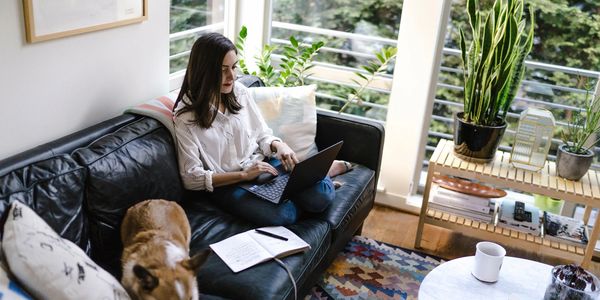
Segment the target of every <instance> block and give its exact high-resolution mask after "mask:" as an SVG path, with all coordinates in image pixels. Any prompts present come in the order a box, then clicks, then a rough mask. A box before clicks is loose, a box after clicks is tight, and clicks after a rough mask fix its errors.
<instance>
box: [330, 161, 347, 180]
mask: <svg viewBox="0 0 600 300" xmlns="http://www.w3.org/2000/svg"><path fill="white" fill-rule="evenodd" d="M349 170H350V163H348V162H345V161H343V160H334V161H333V163H332V164H331V167H329V172H328V173H327V175H329V177H334V176H337V175H340V174H343V173H346V172H348V171H349Z"/></svg>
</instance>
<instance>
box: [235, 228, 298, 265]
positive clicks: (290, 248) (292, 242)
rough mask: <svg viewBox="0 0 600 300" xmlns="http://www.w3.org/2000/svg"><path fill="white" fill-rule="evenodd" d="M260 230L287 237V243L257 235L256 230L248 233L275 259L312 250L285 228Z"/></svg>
mask: <svg viewBox="0 0 600 300" xmlns="http://www.w3.org/2000/svg"><path fill="white" fill-rule="evenodd" d="M259 229H260V230H263V231H267V232H270V233H273V234H276V235H279V236H282V237H286V238H287V239H288V240H287V241H284V240H280V239H276V238H272V237H269V236H266V235H263V234H260V233H257V232H256V231H254V230H250V231H246V232H247V233H249V235H250V236H251V237H252V238H253V239H254V240H256V241H257V242H258V243H259V244H260V245H261V246H262V247H263V248H265V249H266V251H268V252H269V253H270V254H271V255H272V256H273V257H280V256H281V255H286V254H291V253H295V252H301V251H304V250H306V249H310V245H309V244H307V243H306V242H305V241H304V240H303V239H301V238H300V237H299V236H297V235H296V234H295V233H293V232H292V231H290V230H289V229H287V228H285V227H283V226H271V227H261V228H259Z"/></svg>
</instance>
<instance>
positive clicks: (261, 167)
mask: <svg viewBox="0 0 600 300" xmlns="http://www.w3.org/2000/svg"><path fill="white" fill-rule="evenodd" d="M245 172H246V174H245V176H244V180H246V181H250V180H254V179H255V178H256V177H258V175H260V174H262V173H265V172H267V173H271V174H273V176H277V174H278V173H277V169H275V168H274V167H273V166H271V165H270V164H268V163H266V162H264V161H259V162H257V163H256V164H254V166H252V167H250V168H248V169H246V171H245Z"/></svg>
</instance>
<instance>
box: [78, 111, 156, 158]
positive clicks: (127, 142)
mask: <svg viewBox="0 0 600 300" xmlns="http://www.w3.org/2000/svg"><path fill="white" fill-rule="evenodd" d="M136 123H137V122H136ZM132 124H135V123H132ZM162 128H164V127H156V128H154V129H152V130H150V131H148V132H145V133H144V134H141V135H136V136H135V137H134V138H132V139H131V140H128V141H126V142H125V143H123V144H121V145H119V147H117V148H114V149H112V150H110V151H109V152H108V153H105V154H103V155H101V156H100V157H98V158H96V159H94V160H93V161H90V162H89V163H87V162H82V164H83V165H84V166H85V167H88V166H91V165H93V164H95V163H96V162H98V161H99V160H101V159H103V158H105V157H107V156H108V155H110V154H112V153H114V152H116V151H117V150H118V149H121V148H123V147H124V146H125V145H127V144H129V143H131V142H133V141H135V140H137V139H139V138H142V137H145V136H146V135H148V134H151V133H153V132H155V131H156V130H159V129H162ZM115 133H116V132H112V133H109V134H107V135H104V136H102V138H104V137H107V136H114V135H115ZM90 145H91V144H90ZM89 148H90V147H89V146H88V147H86V148H80V149H89ZM78 150H79V149H78ZM79 156H81V155H79Z"/></svg>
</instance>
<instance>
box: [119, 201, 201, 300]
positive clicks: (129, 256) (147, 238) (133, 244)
mask: <svg viewBox="0 0 600 300" xmlns="http://www.w3.org/2000/svg"><path fill="white" fill-rule="evenodd" d="M190 236H191V232H190V224H189V222H188V220H187V217H186V215H185V212H184V211H183V209H182V208H181V206H179V205H178V204H177V203H175V202H172V201H166V200H146V201H143V202H140V203H138V204H136V205H134V206H132V207H131V208H129V209H128V210H127V214H126V215H125V218H124V219H123V224H122V225H121V240H122V241H123V247H124V249H123V256H122V257H121V262H122V265H123V278H122V280H121V282H122V284H123V287H125V289H126V290H127V292H128V293H129V295H130V296H131V297H132V298H133V299H140V300H142V299H143V300H152V299H156V300H159V299H180V300H189V299H194V300H195V299H198V287H197V283H196V271H197V270H198V268H199V267H200V266H201V265H202V263H204V261H205V260H206V258H207V257H208V254H209V253H210V250H205V251H203V252H201V253H199V254H196V255H194V257H192V258H190V257H189V244H190Z"/></svg>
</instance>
